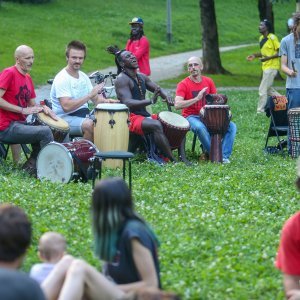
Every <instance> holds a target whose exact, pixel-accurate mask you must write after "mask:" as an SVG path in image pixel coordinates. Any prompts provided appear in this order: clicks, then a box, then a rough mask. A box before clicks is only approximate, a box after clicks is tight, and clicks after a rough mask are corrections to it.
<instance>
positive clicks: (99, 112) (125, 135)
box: [94, 103, 129, 169]
mask: <svg viewBox="0 0 300 300" xmlns="http://www.w3.org/2000/svg"><path fill="white" fill-rule="evenodd" d="M128 118H129V110H128V107H127V106H126V105H124V104H121V103H115V104H112V103H101V104H98V105H97V106H96V108H95V127H94V143H95V145H96V146H97V148H98V149H99V150H100V151H128V142H129V128H128V124H129V120H128ZM103 164H104V166H106V167H109V168H113V169H114V168H118V167H122V166H123V161H122V160H120V159H114V160H112V159H107V160H106V161H105V162H104V163H103Z"/></svg>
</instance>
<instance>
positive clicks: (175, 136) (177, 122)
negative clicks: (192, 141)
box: [158, 111, 190, 149]
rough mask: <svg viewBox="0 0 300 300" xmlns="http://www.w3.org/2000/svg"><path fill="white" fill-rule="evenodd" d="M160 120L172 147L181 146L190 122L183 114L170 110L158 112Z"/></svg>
mask: <svg viewBox="0 0 300 300" xmlns="http://www.w3.org/2000/svg"><path fill="white" fill-rule="evenodd" d="M158 120H159V121H160V122H161V123H162V126H163V130H164V134H165V135H166V137H167V139H168V141H169V144H170V147H171V149H177V148H179V147H180V145H181V142H182V140H183V138H184V137H185V135H186V133H187V132H188V131H189V129H190V124H189V122H188V121H187V120H186V119H185V118H184V117H182V116H180V115H178V114H175V113H173V112H170V111H162V112H160V113H159V114H158Z"/></svg>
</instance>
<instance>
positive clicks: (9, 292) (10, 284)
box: [0, 268, 45, 300]
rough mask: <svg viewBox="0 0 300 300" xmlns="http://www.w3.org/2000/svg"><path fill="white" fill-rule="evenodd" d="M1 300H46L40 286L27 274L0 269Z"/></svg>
mask: <svg viewBox="0 0 300 300" xmlns="http://www.w3.org/2000/svg"><path fill="white" fill-rule="evenodd" d="M0 299H1V300H45V296H44V293H43V291H42V290H41V288H40V286H39V284H38V283H37V282H36V281H35V280H33V279H32V278H30V277H29V276H28V275H27V274H25V273H23V272H20V271H17V270H13V269H7V268H0Z"/></svg>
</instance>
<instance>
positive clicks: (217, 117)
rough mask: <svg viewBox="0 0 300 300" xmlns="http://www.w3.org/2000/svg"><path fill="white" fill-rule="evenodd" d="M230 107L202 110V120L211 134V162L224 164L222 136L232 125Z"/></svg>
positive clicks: (219, 106) (214, 106)
mask: <svg viewBox="0 0 300 300" xmlns="http://www.w3.org/2000/svg"><path fill="white" fill-rule="evenodd" d="M230 118H231V114H230V110H229V106H228V105H205V106H204V107H203V108H202V109H201V110H200V119H201V121H202V122H203V123H204V124H205V126H206V128H207V130H208V131H209V133H210V134H211V145H210V154H209V156H210V160H211V161H212V162H222V161H223V154H222V136H223V135H224V134H225V133H226V132H227V130H228V126H229V123H230Z"/></svg>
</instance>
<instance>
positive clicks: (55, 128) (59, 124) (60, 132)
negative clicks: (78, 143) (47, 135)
mask: <svg viewBox="0 0 300 300" xmlns="http://www.w3.org/2000/svg"><path fill="white" fill-rule="evenodd" d="M35 117H36V120H35V123H34V124H35V125H46V126H49V128H50V129H51V131H52V134H53V138H54V141H55V142H58V143H62V142H63V141H64V139H65V137H66V136H67V134H68V133H69V131H70V127H69V124H68V123H67V122H66V121H65V120H63V119H62V118H59V117H57V119H58V120H57V121H56V120H54V119H52V118H51V117H50V116H48V115H46V114H45V113H43V112H40V113H38V114H36V115H35Z"/></svg>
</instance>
